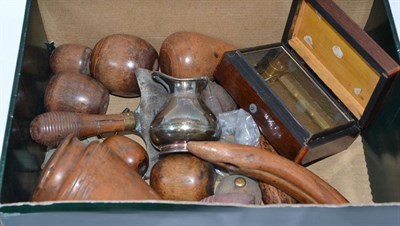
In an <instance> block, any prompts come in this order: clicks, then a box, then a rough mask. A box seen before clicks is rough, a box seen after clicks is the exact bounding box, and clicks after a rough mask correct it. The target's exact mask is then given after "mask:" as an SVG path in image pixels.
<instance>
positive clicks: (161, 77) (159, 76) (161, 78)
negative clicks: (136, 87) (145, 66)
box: [151, 71, 174, 93]
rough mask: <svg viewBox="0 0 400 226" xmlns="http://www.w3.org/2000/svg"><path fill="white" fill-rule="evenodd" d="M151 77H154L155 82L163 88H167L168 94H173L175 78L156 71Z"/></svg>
mask: <svg viewBox="0 0 400 226" xmlns="http://www.w3.org/2000/svg"><path fill="white" fill-rule="evenodd" d="M151 76H152V77H153V79H154V80H156V81H157V82H159V83H160V84H161V85H162V86H164V87H165V89H166V90H167V91H168V93H171V89H172V86H173V81H171V80H174V78H173V77H171V76H168V75H166V74H164V73H162V72H159V71H154V72H153V73H152V74H151Z"/></svg>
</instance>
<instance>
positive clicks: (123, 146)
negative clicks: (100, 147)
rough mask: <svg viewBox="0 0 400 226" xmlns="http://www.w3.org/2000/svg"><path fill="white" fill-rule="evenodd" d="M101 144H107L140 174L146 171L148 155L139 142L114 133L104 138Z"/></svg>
mask: <svg viewBox="0 0 400 226" xmlns="http://www.w3.org/2000/svg"><path fill="white" fill-rule="evenodd" d="M103 144H105V145H107V146H108V147H109V148H110V149H111V150H112V151H113V152H114V153H115V154H117V155H118V156H119V157H120V158H121V159H122V160H124V162H125V163H126V164H127V165H129V166H130V167H132V169H133V170H135V171H136V172H137V173H138V174H139V175H140V176H143V175H144V174H145V173H146V171H147V168H148V166H149V156H148V154H147V152H146V150H145V149H144V148H143V147H142V146H141V145H140V144H139V143H137V142H135V141H134V140H132V139H130V138H128V137H126V136H122V135H114V136H111V137H108V138H107V139H105V140H104V141H103Z"/></svg>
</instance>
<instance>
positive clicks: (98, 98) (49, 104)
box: [44, 72, 110, 114]
mask: <svg viewBox="0 0 400 226" xmlns="http://www.w3.org/2000/svg"><path fill="white" fill-rule="evenodd" d="M109 100H110V97H109V93H108V90H107V89H106V88H105V87H104V86H103V85H102V84H101V83H100V82H98V81H96V80H95V79H93V78H91V77H89V76H82V75H81V74H78V73H71V72H65V73H61V74H57V75H55V76H53V77H52V78H51V79H50V82H49V84H48V85H47V88H46V92H45V96H44V104H45V108H46V111H69V112H77V113H88V114H104V113H106V111H107V108H108V104H109Z"/></svg>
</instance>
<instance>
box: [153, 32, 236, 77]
mask: <svg viewBox="0 0 400 226" xmlns="http://www.w3.org/2000/svg"><path fill="white" fill-rule="evenodd" d="M234 49H237V47H236V46H233V45H231V44H228V43H226V42H224V41H223V40H220V39H216V38H212V37H209V36H207V35H203V34H200V33H196V32H187V31H180V32H176V33H173V34H171V35H170V36H168V37H167V38H166V39H165V40H164V42H163V43H162V45H161V48H160V57H159V59H160V70H161V71H162V72H164V73H165V74H168V75H170V76H172V77H176V78H193V77H199V76H208V77H209V78H210V79H213V78H214V77H213V73H214V70H215V68H216V67H217V65H218V64H219V62H220V61H221V59H222V57H223V55H224V52H226V51H228V50H234Z"/></svg>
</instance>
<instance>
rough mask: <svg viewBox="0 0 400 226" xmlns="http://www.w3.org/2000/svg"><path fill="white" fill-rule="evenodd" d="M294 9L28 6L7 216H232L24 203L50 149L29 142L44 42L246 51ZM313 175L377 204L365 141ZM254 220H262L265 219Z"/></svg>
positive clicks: (7, 165)
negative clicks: (130, 41)
mask: <svg viewBox="0 0 400 226" xmlns="http://www.w3.org/2000/svg"><path fill="white" fill-rule="evenodd" d="M337 3H339V5H340V6H341V7H342V8H343V9H344V10H345V11H346V13H348V14H349V15H350V16H351V17H352V18H353V19H354V20H355V21H357V23H358V24H359V25H360V26H363V25H364V24H365V21H366V19H367V18H368V15H369V11H370V8H371V5H372V1H356V2H354V1H344V0H340V1H339V0H338V1H337ZM290 5H291V1H251V2H249V1H234V2H232V1H195V2H191V1H190V2H186V1H174V2H173V3H171V2H164V1H122V0H121V1H116V2H114V1H105V0H95V1H77V0H72V1H62V0H60V1H50V0H49V1H46V0H38V1H35V0H33V1H27V13H26V15H25V16H26V23H25V25H24V30H23V41H22V42H21V43H22V45H21V50H23V53H24V54H21V55H20V56H19V64H18V66H17V69H16V77H15V85H14V89H13V98H12V100H11V107H12V110H11V112H12V113H13V114H12V115H13V117H10V118H9V119H8V123H7V125H8V126H7V130H6V136H5V139H4V141H5V143H4V145H3V152H2V158H1V166H2V167H3V168H2V169H1V170H2V171H1V173H0V175H1V203H2V205H1V211H2V212H6V213H14V212H19V213H31V212H36V213H37V212H48V211H72V210H75V211H87V210H89V211H108V210H111V209H113V210H114V211H127V210H131V211H139V212H141V213H145V212H151V211H155V212H157V211H166V212H169V211H183V210H188V212H187V215H186V216H185V217H184V218H185V219H193V217H194V216H195V215H196V214H197V212H203V214H201V216H204V217H206V218H208V219H215V218H213V217H210V216H212V215H213V211H216V212H220V213H221V214H225V215H226V216H232V214H233V213H229V214H228V213H227V212H229V211H230V210H232V209H231V208H229V207H228V208H227V207H223V206H221V207H209V206H203V205H197V204H193V203H191V204H187V203H170V202H167V203H146V202H144V203H141V202H139V203H138V202H128V203H126V202H125V203H115V202H108V203H56V204H53V203H43V204H39V205H33V204H32V203H25V202H27V201H29V198H30V195H31V194H32V191H33V189H34V187H35V185H36V183H37V178H38V176H39V174H40V166H41V163H42V161H43V158H44V151H45V147H41V146H40V145H37V144H35V143H33V142H32V141H31V139H30V137H29V123H30V120H31V119H32V118H33V117H34V116H36V115H38V114H39V113H40V112H43V107H42V104H41V103H42V101H43V91H44V87H45V85H46V81H47V79H48V76H49V73H50V72H49V71H48V67H46V66H44V65H46V62H47V60H48V54H49V52H48V50H47V47H48V46H47V45H46V44H48V43H53V42H54V45H55V46H58V45H60V44H64V43H80V44H83V45H87V46H89V47H93V46H94V44H95V43H96V42H97V41H98V40H99V39H101V38H102V37H104V36H106V35H109V34H113V33H129V34H134V35H136V36H139V37H141V38H143V39H146V40H148V41H149V42H150V43H152V44H153V45H154V47H155V48H156V49H159V47H160V45H161V43H162V41H163V40H164V38H165V37H167V36H168V35H169V34H171V33H173V32H175V31H180V30H189V31H196V32H200V33H203V34H206V35H209V36H212V37H216V38H220V39H223V40H226V41H228V42H230V43H232V44H234V45H237V46H239V47H240V48H245V47H250V46H257V45H262V44H265V43H274V42H277V41H279V40H280V37H281V36H282V33H283V30H284V27H285V24H286V20H287V18H288V15H289V9H290ZM211 25H212V26H211ZM29 54H32V55H31V56H30V55H29ZM28 59H30V60H28ZM24 96H26V97H29V99H26V98H24ZM19 98H20V99H21V100H19ZM138 101H139V99H138V98H135V99H126V98H118V97H114V96H111V105H110V107H109V112H108V113H120V112H121V111H122V110H123V109H124V108H125V107H126V106H129V107H130V108H131V109H134V108H135V106H137V104H138ZM21 103H22V104H21ZM25 108H26V109H25ZM309 169H310V170H312V171H313V172H315V173H316V174H317V175H319V176H320V177H321V178H323V179H325V180H326V181H327V182H328V183H330V184H331V185H332V186H333V187H335V188H336V189H338V190H339V192H341V193H342V194H343V195H344V196H345V197H346V198H348V199H349V200H350V202H351V203H354V204H371V203H372V197H371V190H370V186H369V179H368V172H367V167H366V163H365V157H364V150H363V142H362V140H361V138H360V139H358V140H356V142H355V143H353V145H352V146H351V147H350V148H349V149H347V150H345V151H343V152H341V153H340V154H337V155H335V156H332V157H330V158H327V159H326V160H324V161H320V162H318V163H316V164H314V165H312V166H310V167H309ZM366 206H369V205H366ZM289 208H290V207H289ZM300 208H301V209H303V208H304V210H305V211H314V209H308V207H304V206H302V207H300ZM343 208H345V209H342V210H341V209H340V208H339V210H335V209H336V208H334V209H330V208H328V210H324V208H321V209H322V210H321V211H322V212H324V211H326V212H325V213H326V214H328V215H329V213H334V214H344V213H345V212H346V208H348V207H343ZM394 208H396V207H394ZM271 209H273V210H272V211H271ZM285 209H286V208H283V209H274V207H267V206H266V207H263V208H251V207H240V208H239V207H238V209H236V208H235V210H240V211H243V213H248V214H250V215H252V216H254V215H255V214H260V213H267V212H268V210H270V212H269V214H272V215H271V216H273V214H274V213H276V211H277V212H285ZM307 209H308V210H307ZM377 209H378V211H377V214H378V213H382V212H384V211H385V210H386V212H387V213H389V214H391V213H393V212H394V211H395V209H392V208H391V207H390V208H389V209H387V208H386V207H378V208H377ZM347 210H348V209H347ZM363 211H364V209H362V208H361V209H360V212H359V213H360V215H361V214H365V212H363ZM204 213H206V214H204ZM281 214H282V213H281ZM285 215H286V214H285ZM374 216H376V215H374ZM255 219H256V220H260V218H259V217H258V218H255ZM293 219H296V218H293ZM297 219H298V218H297ZM152 220H154V219H152ZM148 222H149V221H148ZM251 222H252V221H251ZM282 222H287V221H282ZM181 223H182V222H181Z"/></svg>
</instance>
